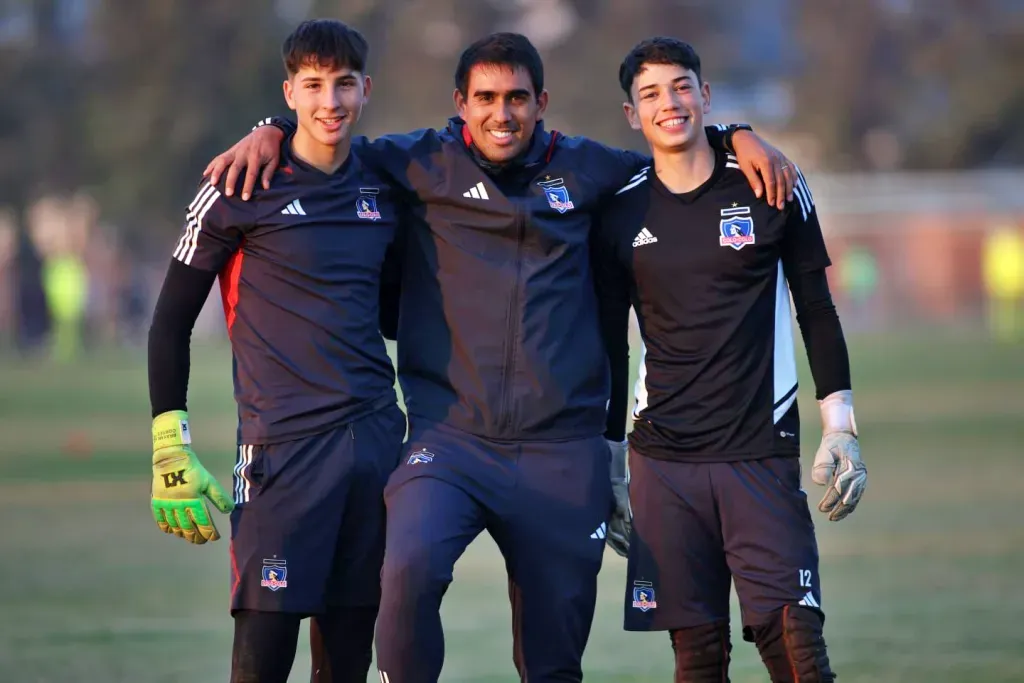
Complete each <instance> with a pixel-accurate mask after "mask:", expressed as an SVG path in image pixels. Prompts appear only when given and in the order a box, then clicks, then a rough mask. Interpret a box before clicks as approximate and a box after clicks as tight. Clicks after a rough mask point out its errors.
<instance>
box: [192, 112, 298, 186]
mask: <svg viewBox="0 0 1024 683" xmlns="http://www.w3.org/2000/svg"><path fill="white" fill-rule="evenodd" d="M264 123H265V122H261V125H257V126H256V127H255V128H253V129H252V132H251V133H249V134H248V135H246V136H245V137H244V138H242V139H241V140H239V141H238V142H236V143H235V145H234V147H232V148H231V149H229V150H228V151H226V152H222V153H221V154H219V155H217V156H216V157H215V158H214V159H213V161H211V162H210V163H209V165H208V166H207V167H206V170H205V171H203V177H204V178H205V177H207V176H209V178H210V184H211V185H216V184H217V181H218V180H220V176H221V173H223V172H224V169H227V171H228V174H227V175H226V176H225V177H224V194H225V195H227V196H228V197H230V196H232V195H233V194H234V193H235V185H237V184H238V174H239V173H241V172H242V169H243V168H244V169H245V181H244V182H243V183H242V199H243V200H248V199H249V197H251V196H252V190H253V188H254V187H255V186H256V176H257V174H259V173H260V169H262V170H263V173H262V180H263V189H264V190H268V189H270V179H271V178H272V177H273V176H274V172H275V171H276V170H277V164H278V162H279V161H280V160H281V141H282V140H284V131H282V130H281V129H280V128H277V127H275V126H271V125H262V124H264Z"/></svg>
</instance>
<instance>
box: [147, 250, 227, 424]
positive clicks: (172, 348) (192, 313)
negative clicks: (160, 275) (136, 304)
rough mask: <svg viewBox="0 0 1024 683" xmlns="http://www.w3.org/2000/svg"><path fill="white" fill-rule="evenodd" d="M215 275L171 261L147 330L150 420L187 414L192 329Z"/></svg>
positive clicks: (174, 260) (215, 277)
mask: <svg viewBox="0 0 1024 683" xmlns="http://www.w3.org/2000/svg"><path fill="white" fill-rule="evenodd" d="M216 279H217V273H215V272H208V271H204V270H199V269H197V268H192V267H190V266H186V265H185V264H184V263H181V262H180V261H178V260H176V259H172V260H171V264H170V266H168V268H167V275H166V276H165V277H164V283H163V286H162V287H161V289H160V296H159V298H157V302H156V309H155V310H154V312H153V322H152V323H151V324H150V327H149V402H150V407H151V409H152V412H153V417H156V416H157V415H160V414H161V413H166V412H167V411H170V410H187V402H186V397H187V395H188V376H189V370H190V365H191V364H190V358H189V354H190V344H191V339H192V329H193V328H194V327H195V324H196V320H198V319H199V314H200V313H201V312H202V310H203V305H204V304H205V303H206V299H207V297H208V296H209V295H210V290H211V289H212V288H213V283H214V282H215V281H216Z"/></svg>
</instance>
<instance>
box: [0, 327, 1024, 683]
mask: <svg viewBox="0 0 1024 683" xmlns="http://www.w3.org/2000/svg"><path fill="white" fill-rule="evenodd" d="M851 355H852V360H853V364H854V375H855V378H854V382H855V387H856V395H857V406H858V422H859V424H860V427H861V431H862V439H861V443H862V447H863V451H864V453H865V459H866V461H867V463H868V466H869V469H870V476H871V480H870V482H871V483H870V488H869V490H868V493H867V495H866V498H865V501H864V503H863V506H862V508H861V509H860V510H859V511H858V512H857V513H856V514H855V515H854V516H853V517H851V518H849V519H848V520H846V521H844V522H842V523H840V524H829V523H827V522H825V521H819V526H818V529H819V540H820V544H821V551H822V579H823V584H824V595H825V608H826V610H827V612H828V622H827V624H826V636H827V638H828V641H829V644H830V648H831V657H832V662H833V665H834V668H835V669H836V670H837V671H838V673H839V674H840V678H839V680H840V681H841V682H842V683H856V682H862V681H863V682H867V681H871V682H903V683H913V682H921V683H925V682H927V683H954V682H964V683H967V682H971V683H996V682H1006V683H1009V682H1011V681H1015V682H1019V681H1024V621H1022V618H1024V523H1022V521H1021V520H1022V515H1021V500H1022V499H1024V477H1022V475H1021V471H1022V468H1021V465H1022V464H1024V447H1022V444H1024V348H1022V347H1020V346H1018V347H995V346H991V345H985V344H981V345H979V342H977V340H972V339H963V338H948V339H947V338H942V337H941V336H934V335H930V336H919V337H915V338H900V339H894V338H886V339H881V340H872V339H859V338H858V339H854V340H852V342H851ZM798 356H799V354H798ZM228 359H229V355H228V351H227V349H226V348H223V347H209V348H200V349H197V350H196V351H195V353H194V360H193V382H192V389H191V394H190V407H191V414H192V417H193V425H192V426H193V433H194V434H195V438H196V441H197V446H198V448H199V452H200V453H201V455H202V456H203V458H204V461H205V462H206V464H207V465H208V466H210V468H211V469H212V470H214V471H215V473H216V474H217V475H218V476H219V477H220V478H221V481H222V482H224V483H226V484H228V485H230V483H229V477H230V474H231V467H232V465H233V452H234V447H233V438H234V422H233V408H234V406H233V403H232V400H231V396H230V363H229V361H228ZM801 371H802V372H803V373H804V374H803V377H804V378H806V377H807V373H806V368H805V367H803V366H801ZM147 396H148V394H147V388H146V374H145V364H144V358H143V357H142V356H141V354H136V355H132V354H130V353H117V354H114V353H110V354H100V355H99V356H97V357H94V358H92V359H90V360H89V361H88V362H87V363H83V364H81V365H80V366H78V367H54V366H50V365H46V364H41V363H39V362H32V363H19V362H16V361H14V360H12V359H7V360H2V359H0V516H2V519H3V524H2V526H0V529H2V532H0V533H2V534H3V539H2V540H3V542H2V544H0V567H2V576H5V577H6V579H4V580H2V581H0V683H44V682H45V683H50V682H53V683H57V682H60V683H65V682H69V681H74V682H75V683H101V682H102V683H116V682H120V681H126V682H127V681H132V682H138V681H145V682H146V683H172V682H176V681H181V682H187V683H214V682H218V681H225V680H227V671H228V652H229V649H230V644H231V620H230V618H229V616H228V613H227V609H226V607H227V605H226V596H227V591H228V563H227V544H226V543H224V542H221V543H217V544H210V545H206V546H203V547H193V546H188V545H186V544H185V543H184V542H182V541H180V540H178V539H175V538H173V537H170V536H165V535H164V534H161V533H159V531H158V530H157V529H156V527H155V525H154V524H153V521H152V518H151V517H150V514H149V506H148V502H147V498H148V495H149V455H150V436H149V422H150V421H149V404H148V398H147ZM800 397H801V401H802V403H803V405H804V411H803V412H804V416H805V428H804V434H803V437H804V444H805V446H804V462H805V465H806V464H807V463H809V460H810V458H811V457H813V456H812V453H813V448H814V446H815V445H816V444H817V438H818V431H817V430H818V423H817V416H816V411H814V410H813V408H811V407H810V406H812V403H811V399H812V388H811V384H810V382H809V381H804V382H803V384H802V388H801V392H800ZM806 469H807V467H806V466H805V471H806ZM807 489H808V491H809V494H810V496H811V497H812V500H813V501H814V502H816V501H817V498H818V496H819V493H818V491H819V489H817V487H814V486H813V484H811V483H810V482H809V481H808V482H807ZM815 518H816V519H817V520H822V517H821V515H819V514H818V513H817V512H815ZM218 522H219V526H220V529H221V531H222V532H226V531H227V520H226V518H219V519H218ZM605 559H606V562H605V566H604V570H603V572H602V577H601V594H600V595H601V597H600V604H599V606H598V613H597V618H596V621H595V626H594V630H593V635H592V637H591V641H590V646H589V648H588V651H587V655H586V659H585V672H586V680H587V681H591V682H593V683H610V682H612V681H615V682H628V681H633V682H637V683H639V682H644V683H646V682H651V683H653V682H655V681H658V682H667V681H670V680H671V669H672V660H671V651H670V648H669V644H668V639H667V637H666V636H665V635H664V634H630V633H624V632H623V631H622V630H621V619H622V615H621V591H622V589H623V582H624V573H625V563H624V561H622V560H621V559H620V558H619V557H618V556H616V555H614V554H613V553H611V552H610V551H609V552H608V554H607V555H606V558H605ZM506 595H507V593H506V589H505V578H504V573H503V569H502V565H501V563H500V558H499V556H498V554H497V552H496V550H495V548H494V546H493V544H492V543H491V541H490V540H489V539H488V538H481V539H480V540H479V541H478V542H477V543H475V544H474V545H473V546H471V548H470V550H469V552H468V553H467V554H466V556H465V557H464V558H463V560H462V561H461V562H460V564H459V565H458V566H457V567H456V572H455V583H454V584H453V586H452V589H451V590H450V591H449V593H448V596H447V598H446V600H445V603H444V607H443V618H444V624H445V629H446V634H447V644H448V645H447V649H448V656H447V661H446V663H445V669H444V675H443V680H446V681H464V682H469V681H473V682H475V683H489V682H491V681H513V680H516V677H515V673H514V670H513V668H512V655H511V645H510V638H509V626H510V610H509V607H508V603H507V599H506ZM471 605H472V606H471ZM734 642H735V651H734V666H733V673H734V675H733V681H737V682H746V681H764V680H767V678H766V676H765V675H764V673H763V672H762V670H761V668H760V663H759V660H758V659H757V655H756V651H755V650H754V648H753V646H752V645H749V644H746V643H742V642H741V641H740V638H739V633H738V628H736V627H735V626H734ZM307 661H308V660H307V657H306V656H305V653H304V649H303V647H302V645H301V644H300V656H299V658H298V662H297V664H296V667H295V670H294V673H293V677H292V680H293V681H303V680H308V664H307ZM372 680H376V676H375V675H374V676H373V678H372Z"/></svg>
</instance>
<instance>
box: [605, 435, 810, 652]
mask: <svg viewBox="0 0 1024 683" xmlns="http://www.w3.org/2000/svg"><path fill="white" fill-rule="evenodd" d="M629 474H630V482H629V497H630V501H631V505H632V508H633V535H632V537H631V539H630V546H629V561H628V566H627V579H626V596H625V628H626V630H627V631H666V630H673V629H678V628H690V627H693V626H700V625H703V624H709V623H715V622H723V621H727V620H728V619H729V598H730V587H731V584H732V583H735V586H736V594H737V597H738V598H739V602H740V609H741V612H742V618H743V625H744V627H747V628H745V632H748V631H749V628H750V627H755V626H759V625H762V624H764V623H766V622H768V621H770V619H771V618H772V615H773V613H775V612H777V611H778V610H781V609H782V608H784V607H785V606H786V605H796V604H800V605H804V606H807V607H810V608H812V609H816V610H818V611H819V612H820V610H821V585H820V582H819V580H818V545H817V540H816V538H815V534H814V523H813V521H812V520H811V513H810V509H809V508H808V505H807V494H806V493H805V492H804V491H803V489H802V488H801V485H800V459H799V458H797V457H768V458H763V459H760V460H749V461H741V462H675V461H665V460H655V459H653V458H646V457H643V456H642V455H640V454H639V453H637V452H636V451H635V450H632V449H631V451H630V458H629Z"/></svg>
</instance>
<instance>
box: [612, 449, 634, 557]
mask: <svg viewBox="0 0 1024 683" xmlns="http://www.w3.org/2000/svg"><path fill="white" fill-rule="evenodd" d="M607 443H608V450H609V451H611V454H612V465H611V476H612V493H613V494H614V496H615V507H614V508H613V510H612V516H611V519H609V520H608V545H609V546H611V549H612V550H614V551H615V552H617V553H618V554H619V555H621V556H622V557H626V556H627V555H628V554H629V534H630V531H631V530H632V528H633V510H632V509H631V508H630V507H629V467H628V466H627V465H626V454H627V446H626V442H625V441H622V442H618V441H607Z"/></svg>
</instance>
